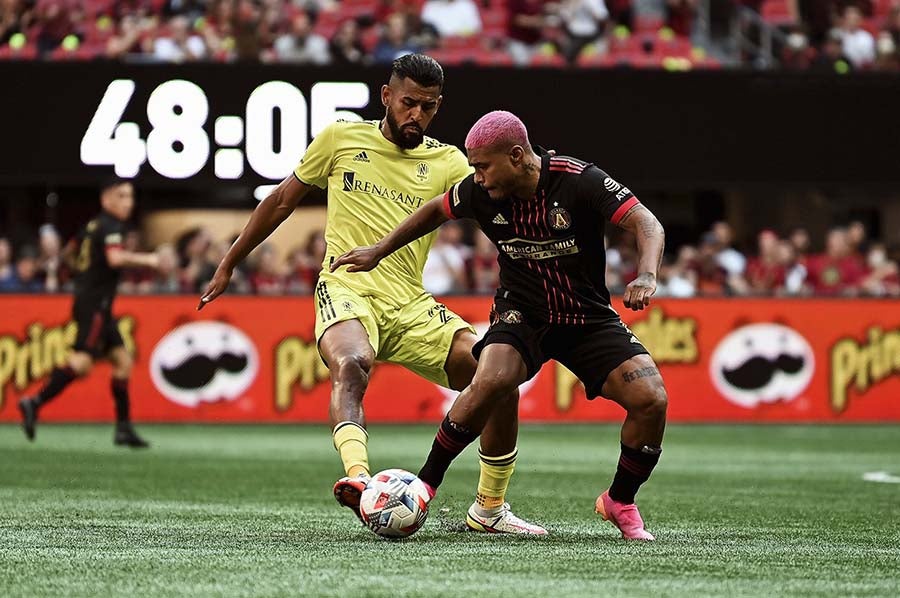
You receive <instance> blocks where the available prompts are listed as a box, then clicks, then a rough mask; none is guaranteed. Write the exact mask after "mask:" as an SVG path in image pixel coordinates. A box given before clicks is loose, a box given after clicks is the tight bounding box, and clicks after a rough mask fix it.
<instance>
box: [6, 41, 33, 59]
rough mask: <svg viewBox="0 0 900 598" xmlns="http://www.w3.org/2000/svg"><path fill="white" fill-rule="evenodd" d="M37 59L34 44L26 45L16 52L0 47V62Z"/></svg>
mask: <svg viewBox="0 0 900 598" xmlns="http://www.w3.org/2000/svg"><path fill="white" fill-rule="evenodd" d="M35 58H37V47H36V46H35V45H34V44H26V45H24V46H23V47H21V48H20V49H18V50H15V49H13V48H10V47H9V46H8V45H7V46H0V60H34V59H35Z"/></svg>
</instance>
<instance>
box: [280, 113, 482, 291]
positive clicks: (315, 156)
mask: <svg viewBox="0 0 900 598" xmlns="http://www.w3.org/2000/svg"><path fill="white" fill-rule="evenodd" d="M470 172H472V168H471V167H470V166H469V163H468V160H467V159H466V157H465V156H464V155H463V153H462V152H461V151H459V149H457V148H456V147H453V146H451V145H445V144H443V143H440V142H438V141H436V140H435V139H432V138H431V137H427V136H426V137H425V139H424V140H423V142H422V143H421V144H420V145H419V146H418V147H416V148H413V149H403V148H401V147H399V146H397V145H395V144H394V143H393V142H391V141H389V140H388V139H386V138H385V137H384V135H383V134H382V133H381V129H380V123H379V122H378V121H363V122H348V121H338V122H335V123H333V124H331V125H329V126H328V127H326V128H325V129H324V130H323V131H322V132H321V133H319V134H318V135H317V136H316V138H315V139H313V141H312V143H310V145H309V147H308V148H307V150H306V153H305V154H304V156H303V159H302V160H301V162H300V165H299V166H297V168H296V170H294V175H295V176H296V177H297V178H298V179H299V180H300V181H301V182H303V183H306V184H307V185H315V186H316V187H320V188H322V189H326V190H327V191H328V209H327V218H328V220H327V223H326V225H325V241H326V242H327V244H328V250H327V252H326V254H325V261H324V262H323V263H322V268H323V269H324V270H325V271H326V272H327V269H328V268H329V266H330V264H331V261H332V260H333V259H334V258H336V257H337V256H339V255H341V254H342V253H345V252H347V251H350V250H351V249H353V248H355V247H360V246H364V245H374V244H375V243H377V242H378V241H380V240H381V239H382V238H383V237H384V236H385V235H387V234H388V233H390V232H391V231H392V230H394V228H396V227H397V225H399V224H400V223H401V222H402V221H403V220H404V219H405V218H406V217H407V216H409V215H410V214H411V213H412V212H413V211H414V210H416V209H418V208H419V207H420V206H421V205H422V204H424V203H425V202H427V201H429V200H430V199H433V198H434V197H436V196H438V195H441V194H442V193H444V192H446V191H447V190H448V189H450V187H451V186H452V185H453V184H455V183H457V182H459V181H460V180H462V179H463V178H465V177H466V176H468V174H469V173H470ZM434 238H435V233H432V234H430V235H427V236H425V237H422V238H421V239H418V240H416V241H413V242H412V243H410V244H409V245H407V246H406V247H403V248H402V249H399V250H397V251H396V252H394V253H393V254H392V255H390V256H388V257H387V258H385V259H384V260H382V261H381V263H380V264H379V265H378V267H377V268H375V269H374V270H372V271H371V272H354V273H348V272H347V271H346V269H345V268H342V269H340V270H338V271H337V272H335V273H334V274H331V275H328V276H330V277H334V278H337V279H339V280H340V282H341V284H343V285H345V286H347V287H349V288H350V289H352V290H354V291H355V292H356V293H358V294H359V295H361V296H366V295H374V296H376V297H380V298H383V299H387V300H389V301H392V302H395V304H396V305H402V304H404V303H406V302H408V301H410V300H411V299H413V298H415V297H419V296H421V295H422V294H423V293H425V290H424V288H423V286H422V269H423V268H424V266H425V260H426V259H427V257H428V250H429V249H431V245H432V243H434Z"/></svg>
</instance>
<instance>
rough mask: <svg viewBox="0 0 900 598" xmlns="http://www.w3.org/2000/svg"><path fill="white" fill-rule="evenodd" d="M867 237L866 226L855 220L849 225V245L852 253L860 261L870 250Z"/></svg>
mask: <svg viewBox="0 0 900 598" xmlns="http://www.w3.org/2000/svg"><path fill="white" fill-rule="evenodd" d="M867 237H868V233H867V232H866V225H865V224H863V223H862V222H860V221H859V220H854V221H852V222H851V223H850V224H848V225H847V243H848V244H849V245H850V253H851V254H853V255H855V256H857V257H858V258H859V259H860V260H861V259H863V256H865V254H866V251H867V250H868V240H867Z"/></svg>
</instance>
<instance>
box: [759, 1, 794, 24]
mask: <svg viewBox="0 0 900 598" xmlns="http://www.w3.org/2000/svg"><path fill="white" fill-rule="evenodd" d="M759 12H760V15H762V18H763V19H764V20H765V21H766V22H768V23H771V24H772V25H778V26H783V25H793V24H794V23H796V22H797V19H796V17H795V16H794V15H793V14H791V9H790V7H789V6H788V4H787V2H786V1H785V0H766V1H765V3H764V4H763V5H762V7H761V8H760V10H759Z"/></svg>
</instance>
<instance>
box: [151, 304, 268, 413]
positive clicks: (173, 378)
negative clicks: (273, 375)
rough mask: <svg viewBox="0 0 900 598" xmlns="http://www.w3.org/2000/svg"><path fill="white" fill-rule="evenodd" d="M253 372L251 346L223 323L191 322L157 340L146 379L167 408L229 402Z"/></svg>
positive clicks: (256, 364)
mask: <svg viewBox="0 0 900 598" xmlns="http://www.w3.org/2000/svg"><path fill="white" fill-rule="evenodd" d="M258 370H259V357H258V355H257V353H256V347H255V346H254V345H253V342H252V341H251V340H250V339H249V338H248V337H247V335H246V334H244V333H243V332H242V331H241V330H239V329H238V328H235V327H234V326H232V325H230V324H226V323H224V322H193V323H190V324H184V325H183V326H179V327H178V328H176V329H175V330H173V331H171V332H170V333H169V334H167V335H166V336H164V337H163V339H162V340H161V341H160V342H159V343H158V344H157V345H156V347H155V348H154V349H153V354H152V355H151V356H150V377H151V379H152V380H153V384H154V385H155V386H156V388H157V389H158V390H159V391H160V392H161V393H162V394H163V396H165V397H166V398H167V399H169V400H170V401H172V402H173V403H177V404H179V405H182V406H184V407H196V406H198V405H199V404H200V403H214V402H216V401H233V400H235V399H237V398H238V397H240V396H241V394H242V393H243V392H244V391H245V390H247V388H249V386H250V384H251V383H252V382H253V380H254V379H255V378H256V374H257V371H258Z"/></svg>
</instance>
